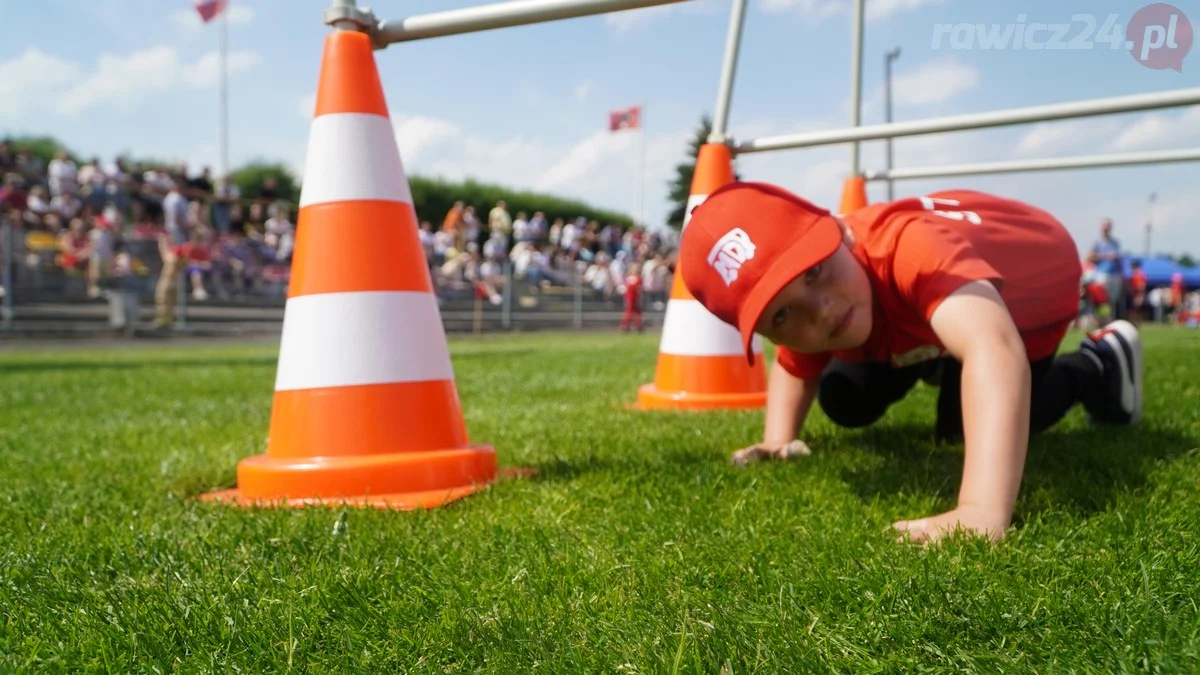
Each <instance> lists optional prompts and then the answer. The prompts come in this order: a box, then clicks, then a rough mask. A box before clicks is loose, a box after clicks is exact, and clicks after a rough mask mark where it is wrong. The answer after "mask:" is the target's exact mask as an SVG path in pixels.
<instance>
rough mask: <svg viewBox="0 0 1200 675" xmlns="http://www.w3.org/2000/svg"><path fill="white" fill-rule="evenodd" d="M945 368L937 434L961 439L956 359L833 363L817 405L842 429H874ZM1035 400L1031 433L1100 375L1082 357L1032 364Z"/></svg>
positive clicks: (1095, 383) (1076, 398) (1073, 401)
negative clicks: (872, 426)
mask: <svg viewBox="0 0 1200 675" xmlns="http://www.w3.org/2000/svg"><path fill="white" fill-rule="evenodd" d="M938 367H940V368H941V378H940V379H941V384H940V389H941V390H940V391H939V393H938V400H937V425H936V435H937V437H938V438H939V439H943V440H951V441H953V440H961V439H962V437H963V421H962V364H960V363H959V362H958V361H956V360H954V359H952V358H943V359H940V360H938V361H933V362H927V363H923V364H917V365H914V366H908V367H905V368H895V367H893V366H891V365H888V364H884V363H876V362H869V361H864V362H859V363H847V362H844V361H839V360H837V359H834V360H833V361H832V362H830V364H829V365H828V366H826V368H825V371H824V372H823V373H821V383H820V390H819V391H818V394H817V400H818V401H819V402H820V404H821V409H822V410H824V411H825V414H826V415H827V416H828V417H829V419H831V420H833V422H834V423H835V424H837V425H839V426H843V427H864V426H867V425H869V424H872V423H873V422H875V421H876V420H878V419H879V418H881V417H883V414H884V413H885V412H887V409H888V408H889V407H890V406H891V405H892V404H893V403H895V402H897V401H899V400H900V399H902V398H904V396H905V395H906V394H908V392H909V390H911V389H912V388H913V386H914V385H916V383H917V381H918V380H920V379H921V378H922V377H923V376H925V375H928V374H930V373H931V372H933V371H934V369H935V368H938ZM1029 367H1030V371H1031V372H1030V374H1031V396H1030V411H1029V431H1030V433H1039V432H1042V431H1045V430H1046V429H1048V428H1050V427H1051V426H1053V425H1054V424H1055V423H1056V422H1058V421H1059V420H1060V419H1062V418H1063V416H1064V415H1066V414H1067V412H1068V411H1069V410H1070V409H1071V407H1072V406H1074V405H1075V404H1076V403H1078V402H1080V401H1081V400H1082V398H1083V396H1084V395H1085V394H1086V393H1088V392H1091V391H1096V390H1097V389H1098V388H1099V387H1101V386H1102V384H1101V377H1100V370H1099V368H1097V367H1096V364H1095V363H1094V362H1093V361H1092V360H1091V359H1090V358H1088V357H1087V356H1085V355H1084V354H1082V353H1079V352H1075V353H1073V354H1064V355H1061V356H1058V357H1054V358H1048V359H1042V360H1040V361H1035V362H1033V363H1031V364H1029Z"/></svg>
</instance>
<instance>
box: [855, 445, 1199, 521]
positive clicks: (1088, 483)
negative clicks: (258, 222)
mask: <svg viewBox="0 0 1200 675" xmlns="http://www.w3.org/2000/svg"><path fill="white" fill-rule="evenodd" d="M849 433H852V434H853V438H854V440H853V441H852V442H855V443H857V444H860V445H861V446H862V447H865V448H867V449H868V450H869V451H870V452H871V453H873V454H874V455H876V456H877V457H879V458H881V459H882V460H883V461H881V462H872V463H871V465H870V466H864V467H861V468H860V467H854V468H847V469H846V470H844V471H843V472H842V478H843V479H844V480H845V481H846V483H847V484H848V485H849V486H850V487H851V488H852V489H853V490H854V491H855V493H856V494H858V495H859V497H861V498H862V499H864V500H871V499H873V498H875V497H886V496H888V495H894V494H897V493H901V492H906V493H925V494H929V495H932V496H935V497H937V498H938V499H939V500H944V501H947V502H949V506H951V507H952V506H953V503H954V501H955V500H956V499H957V495H958V488H959V484H960V482H961V479H962V469H963V457H964V455H963V445H962V443H961V442H960V443H938V442H935V441H934V439H933V432H932V427H931V426H921V425H905V424H901V425H888V426H880V427H877V428H871V429H865V430H861V431H856V432H849ZM1197 445H1200V441H1198V440H1197V439H1196V438H1194V437H1189V436H1186V435H1183V434H1180V433H1176V432H1173V431H1170V430H1164V429H1159V428H1154V427H1149V426H1142V427H1128V428H1119V427H1114V428H1097V429H1078V428H1074V429H1061V430H1058V429H1050V430H1049V431H1046V432H1044V433H1042V434H1040V435H1037V436H1034V437H1032V438H1031V439H1030V442H1029V452H1028V455H1027V457H1026V461H1025V473H1024V477H1023V479H1022V483H1021V503H1020V505H1019V506H1018V510H1019V511H1023V512H1024V513H1026V514H1034V513H1041V512H1045V511H1062V510H1069V511H1072V512H1076V513H1080V514H1084V515H1086V514H1091V513H1096V512H1099V511H1102V510H1104V509H1105V508H1107V507H1108V505H1109V504H1111V503H1112V501H1113V500H1114V498H1116V497H1117V496H1118V495H1120V494H1123V493H1128V492H1133V491H1136V490H1138V489H1140V488H1142V487H1144V486H1145V485H1146V477H1147V474H1148V473H1149V472H1150V471H1151V470H1152V468H1153V466H1154V465H1155V464H1156V463H1158V462H1164V461H1171V460H1173V459H1176V458H1178V457H1181V456H1183V455H1185V454H1187V453H1188V451H1189V450H1192V449H1193V448H1195V447H1196V446H1197Z"/></svg>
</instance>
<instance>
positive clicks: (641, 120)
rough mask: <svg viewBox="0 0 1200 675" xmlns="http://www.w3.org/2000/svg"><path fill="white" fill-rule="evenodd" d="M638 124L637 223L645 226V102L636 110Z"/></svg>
mask: <svg viewBox="0 0 1200 675" xmlns="http://www.w3.org/2000/svg"><path fill="white" fill-rule="evenodd" d="M638 126H639V127H641V130H642V179H641V182H640V183H639V186H638V225H640V226H641V227H643V228H645V227H646V104H645V103H642V104H641V108H640V109H639V110H638Z"/></svg>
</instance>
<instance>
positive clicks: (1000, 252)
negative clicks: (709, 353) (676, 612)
mask: <svg viewBox="0 0 1200 675" xmlns="http://www.w3.org/2000/svg"><path fill="white" fill-rule="evenodd" d="M680 262H681V265H682V268H683V278H684V282H685V284H686V285H687V287H688V289H689V290H690V291H691V292H692V294H693V295H694V296H695V297H696V299H697V300H699V301H700V302H701V303H702V304H703V305H704V306H705V307H707V308H708V310H709V311H710V312H712V313H713V314H714V315H716V316H717V317H718V318H720V319H721V320H722V321H724V322H725V323H728V324H730V325H732V326H734V327H735V328H737V330H738V331H739V332H740V334H741V339H742V342H743V345H744V346H745V348H746V356H747V358H748V359H749V360H750V361H751V362H753V359H754V353H753V351H752V350H751V347H750V344H751V339H752V337H753V335H754V333H756V332H757V333H759V334H761V335H762V336H764V337H766V338H767V339H769V340H771V341H772V342H774V343H775V344H776V345H777V346H778V348H777V350H776V361H775V364H774V365H773V366H772V367H771V372H770V377H769V380H768V394H767V412H766V429H765V432H764V437H763V441H762V442H761V443H758V444H755V445H752V446H750V447H748V448H744V449H742V450H740V451H739V452H738V453H736V454H735V455H734V460H735V461H737V462H745V461H748V460H752V459H757V458H761V457H777V458H784V457H788V456H790V455H792V454H795V450H794V449H795V448H796V447H797V445H799V447H800V448H803V447H804V446H803V444H799V443H798V442H797V441H796V439H797V436H798V435H799V433H800V431H801V429H802V427H803V426H804V421H805V418H806V417H807V416H808V412H809V410H810V409H811V407H812V404H813V401H814V400H816V401H819V402H820V405H821V408H822V410H823V411H824V412H825V414H826V415H827V416H828V417H829V418H830V419H831V420H832V421H833V422H834V423H835V424H838V425H840V426H843V427H862V426H865V425H868V424H871V423H873V422H875V421H876V420H878V419H879V418H880V417H882V416H883V414H884V412H885V411H886V410H887V409H888V407H889V406H890V405H892V404H893V403H895V402H897V401H899V400H900V399H901V398H903V397H904V396H905V394H907V393H908V391H909V390H911V389H912V387H913V386H914V385H915V384H916V382H917V381H918V380H924V381H926V382H929V383H932V384H937V385H938V386H939V387H940V391H939V394H938V401H937V423H936V428H935V431H936V435H937V437H938V438H940V439H945V440H952V441H953V440H962V441H963V442H964V444H965V460H964V466H963V476H962V483H961V485H960V487H959V495H958V507H957V508H955V509H954V510H953V511H949V512H947V513H942V514H938V515H934V516H930V517H927V518H921V519H919V520H910V521H903V522H899V523H896V524H895V525H894V527H895V528H896V529H897V530H898V531H899V532H900V533H901V536H902V537H904V536H907V537H908V538H909V539H911V540H913V541H922V542H928V541H933V540H936V539H938V538H939V537H941V536H942V535H944V534H946V533H948V532H950V531H953V530H955V529H962V530H966V531H969V532H974V533H978V534H983V535H985V536H989V537H990V538H991V539H992V540H998V539H1000V538H1001V537H1002V536H1003V535H1004V532H1005V530H1007V529H1008V527H1009V525H1010V524H1011V520H1012V512H1013V505H1014V503H1015V501H1016V498H1017V492H1018V489H1019V487H1020V484H1021V474H1022V471H1023V469H1024V464H1025V452H1026V448H1027V446H1028V440H1029V434H1030V433H1031V432H1033V433H1036V432H1040V431H1042V430H1044V429H1046V428H1048V427H1050V426H1051V425H1053V424H1054V423H1056V422H1057V421H1058V420H1060V419H1062V417H1063V416H1064V415H1065V414H1066V413H1067V412H1068V410H1070V408H1071V407H1072V406H1073V405H1075V403H1077V402H1078V403H1082V404H1083V406H1084V408H1085V410H1086V412H1087V414H1088V417H1089V419H1090V420H1091V421H1092V422H1093V423H1097V424H1116V425H1126V424H1133V423H1135V422H1137V421H1138V419H1139V418H1140V417H1141V412H1142V351H1141V343H1140V340H1139V338H1138V333H1137V330H1136V329H1135V328H1134V327H1133V325H1132V324H1129V323H1128V322H1124V321H1116V322H1113V323H1112V324H1109V326H1107V327H1106V328H1105V329H1104V330H1100V331H1096V332H1094V333H1091V334H1090V335H1088V336H1087V337H1086V338H1085V339H1084V340H1083V341H1082V344H1081V346H1080V350H1079V351H1077V352H1074V353H1070V354H1064V355H1061V356H1055V354H1056V352H1057V351H1058V348H1059V344H1060V342H1061V341H1062V339H1063V337H1064V335H1065V334H1066V332H1067V329H1068V327H1069V326H1070V325H1071V322H1072V320H1073V319H1074V318H1075V316H1076V314H1077V312H1078V303H1079V280H1080V277H1081V273H1082V269H1081V264H1080V261H1079V255H1078V253H1077V252H1076V248H1075V244H1074V242H1073V241H1072V239H1071V237H1070V235H1069V234H1068V233H1067V231H1066V230H1065V229H1064V228H1063V226H1062V224H1061V223H1059V222H1058V221H1057V220H1056V219H1055V218H1054V217H1053V216H1051V215H1050V214H1048V213H1046V212H1045V211H1042V210H1040V209H1037V208H1034V207H1032V206H1030V205H1028V204H1024V203H1021V202H1019V201H1013V200H1010V199H1004V198H1001V197H996V196H993V195H989V194H984V193H980V192H973V191H967V190H956V191H948V192H939V193H934V194H932V195H930V196H928V197H918V198H908V199H900V200H897V201H893V202H888V203H882V204H876V205H872V206H868V207H866V208H863V209H860V210H858V211H855V212H853V213H850V214H847V215H845V216H842V217H836V216H833V215H831V214H830V213H829V212H828V211H826V210H824V209H821V208H819V207H817V206H814V205H813V204H811V203H809V202H807V201H805V200H803V199H801V198H799V197H797V196H795V195H793V194H791V193H789V192H787V191H786V190H783V189H781V188H778V187H775V186H772V185H767V184H762V183H733V184H731V185H727V186H724V187H722V188H721V189H719V190H716V191H714V192H713V193H712V194H711V195H709V197H708V199H707V200H706V201H705V202H704V203H703V204H701V205H700V206H698V207H697V208H696V209H695V210H694V211H693V212H692V215H691V219H690V221H689V222H688V225H687V227H686V228H685V229H684V232H683V235H682V238H681V241H680Z"/></svg>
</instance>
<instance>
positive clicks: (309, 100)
mask: <svg viewBox="0 0 1200 675" xmlns="http://www.w3.org/2000/svg"><path fill="white" fill-rule="evenodd" d="M316 111H317V93H316V92H313V93H311V94H307V95H305V96H303V97H302V98H301V99H300V102H299V103H297V104H296V113H297V114H298V115H300V116H301V117H303V118H304V119H306V120H311V119H312V118H313V114H314V113H316Z"/></svg>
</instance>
